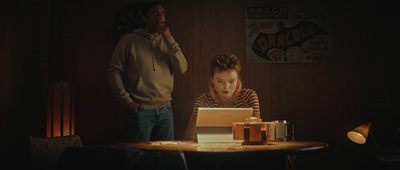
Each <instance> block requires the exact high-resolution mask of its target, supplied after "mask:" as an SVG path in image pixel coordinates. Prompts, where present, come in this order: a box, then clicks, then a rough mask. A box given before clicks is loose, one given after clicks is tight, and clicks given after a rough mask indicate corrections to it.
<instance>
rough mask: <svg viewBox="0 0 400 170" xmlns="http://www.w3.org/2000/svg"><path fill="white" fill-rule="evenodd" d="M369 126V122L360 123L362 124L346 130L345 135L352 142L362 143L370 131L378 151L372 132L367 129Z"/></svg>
mask: <svg viewBox="0 0 400 170" xmlns="http://www.w3.org/2000/svg"><path fill="white" fill-rule="evenodd" d="M370 126H371V123H366V124H362V125H360V126H358V127H356V128H354V129H353V130H351V131H349V132H347V137H348V138H349V139H350V140H351V141H353V142H354V143H358V144H364V143H365V142H366V141H367V137H368V134H369V133H371V136H372V139H373V140H374V143H375V146H376V149H377V150H378V153H380V151H379V147H378V144H377V143H376V140H375V137H374V135H373V134H372V132H370V130H369V128H370Z"/></svg>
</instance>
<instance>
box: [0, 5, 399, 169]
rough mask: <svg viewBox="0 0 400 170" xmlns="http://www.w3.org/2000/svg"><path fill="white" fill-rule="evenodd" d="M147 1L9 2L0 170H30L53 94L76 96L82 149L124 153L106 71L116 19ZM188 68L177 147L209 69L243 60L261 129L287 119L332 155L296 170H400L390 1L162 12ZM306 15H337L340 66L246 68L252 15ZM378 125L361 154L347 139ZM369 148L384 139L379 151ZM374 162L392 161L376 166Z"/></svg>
mask: <svg viewBox="0 0 400 170" xmlns="http://www.w3.org/2000/svg"><path fill="white" fill-rule="evenodd" d="M134 2H147V1H146V0H137V1H135V0H72V1H59V0H34V1H32V0H5V1H2V2H1V3H0V11H1V14H2V15H0V18H1V21H2V24H1V26H0V30H1V38H0V44H1V46H0V80H1V83H0V153H1V156H2V159H1V161H0V162H1V164H0V167H1V168H0V169H7V168H6V167H10V169H29V168H30V165H29V162H30V161H29V160H30V155H29V151H28V150H29V149H28V144H27V137H28V136H38V137H45V136H46V104H47V103H46V92H47V90H48V89H47V88H48V83H51V82H71V83H72V84H73V85H74V114H75V118H74V121H75V127H74V128H75V135H79V137H80V138H81V140H82V144H83V145H84V146H97V145H113V144H115V143H118V142H122V141H125V140H126V138H125V130H124V127H125V126H124V125H125V121H124V119H125V115H124V111H123V108H122V107H121V103H120V102H119V101H118V100H117V99H116V98H115V97H114V95H113V94H112V91H111V88H110V86H109V84H108V82H107V79H106V71H107V67H108V64H109V62H110V59H111V56H112V54H113V50H114V48H115V46H116V43H115V35H114V34H113V29H112V28H113V24H115V23H114V22H113V18H114V17H115V16H116V15H117V13H118V11H119V10H120V9H121V8H123V7H124V6H126V5H128V4H131V3H134ZM160 2H162V3H163V4H164V5H165V7H166V11H167V21H166V25H168V26H169V27H170V29H171V32H172V35H173V37H174V39H175V40H176V42H178V43H179V46H180V47H181V49H182V52H183V53H184V55H185V57H186V59H187V62H188V65H189V68H188V71H187V72H186V73H185V74H183V75H176V76H175V82H174V91H173V93H172V96H173V99H172V108H173V111H174V126H175V140H182V139H184V135H185V129H186V126H187V123H188V120H189V118H190V115H191V113H192V110H193V105H194V102H195V100H196V98H197V97H198V96H199V95H200V94H202V93H203V92H206V91H208V81H209V60H210V59H211V57H213V56H214V55H217V54H221V53H225V52H229V53H233V54H236V55H237V56H238V57H239V59H240V60H241V62H242V72H241V77H242V81H243V86H244V87H246V88H249V89H253V90H255V91H256V92H257V94H258V97H259V100H260V110H261V118H262V120H263V121H273V120H280V119H286V120H288V121H289V122H291V123H293V124H294V125H295V126H296V140H299V141H318V142H325V143H327V144H328V145H329V147H328V148H326V149H324V150H321V151H320V152H317V153H315V154H309V155H308V154H305V155H297V156H296V166H297V169H361V168H360V167H367V168H377V169H385V168H386V169H391V168H394V167H400V165H399V164H400V163H399V155H400V153H399V151H400V124H399V119H398V117H399V116H398V115H399V109H398V108H397V107H398V106H399V104H398V101H399V100H398V99H397V98H398V96H399V93H398V91H399V90H398V87H399V85H400V84H399V77H398V76H399V74H398V73H399V68H400V60H399V57H398V56H396V55H399V54H398V48H399V47H398V46H399V45H400V43H399V38H400V36H399V31H398V28H397V24H396V22H397V17H398V16H399V15H398V13H397V12H398V9H397V7H396V5H395V4H394V3H392V2H385V1H378V0H372V1H358V0H354V1H353V0H349V1H334V0H326V1H316V0H285V1H279V0H235V1H230V0H218V1H216V0H202V1H198V0H194V1H187V0H161V1H160ZM252 5H253V6H267V5H289V6H296V5H309V6H318V7H321V8H324V9H326V10H327V11H328V13H329V14H330V15H329V16H330V18H329V20H330V22H331V26H332V28H331V30H332V44H333V58H334V59H333V61H332V62H328V63H288V64H276V63H273V64H266V63H246V36H245V34H246V31H245V29H246V27H245V9H246V8H245V7H246V6H252ZM366 122H369V123H371V127H370V130H371V132H373V135H374V138H371V137H370V136H369V137H368V138H367V142H366V143H365V144H363V145H360V144H356V143H353V142H352V141H351V140H349V139H348V138H347V136H346V134H347V132H348V131H349V130H351V129H353V128H355V127H357V126H358V125H360V124H362V123H366ZM373 139H376V141H374V140H373ZM376 145H378V147H379V148H380V151H379V153H378V151H377V148H376ZM378 154H384V155H389V156H394V157H395V158H397V159H396V160H395V161H386V162H385V161H382V162H378V161H377V160H375V159H373V161H371V157H374V156H376V155H378ZM396 161H397V162H396Z"/></svg>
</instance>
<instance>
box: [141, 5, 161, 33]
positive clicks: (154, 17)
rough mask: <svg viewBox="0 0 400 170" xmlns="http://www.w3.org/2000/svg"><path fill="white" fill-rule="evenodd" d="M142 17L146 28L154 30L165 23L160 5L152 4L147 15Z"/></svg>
mask: <svg viewBox="0 0 400 170" xmlns="http://www.w3.org/2000/svg"><path fill="white" fill-rule="evenodd" d="M142 19H143V21H144V23H145V25H146V27H147V28H149V29H150V30H154V29H155V28H156V27H159V26H163V25H164V24H165V11H164V8H163V7H162V6H161V5H154V6H153V7H151V9H150V10H149V12H148V13H147V16H144V15H143V16H142Z"/></svg>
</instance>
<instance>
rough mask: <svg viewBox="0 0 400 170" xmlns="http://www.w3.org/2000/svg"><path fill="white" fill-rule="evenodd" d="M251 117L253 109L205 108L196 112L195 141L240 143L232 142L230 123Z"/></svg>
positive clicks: (243, 120)
mask: <svg viewBox="0 0 400 170" xmlns="http://www.w3.org/2000/svg"><path fill="white" fill-rule="evenodd" d="M252 115H253V108H206V107H200V108H199V110H198V112H197V120H196V129H197V141H198V142H199V143H201V142H242V140H233V134H232V123H233V122H245V121H246V118H249V117H251V116H252Z"/></svg>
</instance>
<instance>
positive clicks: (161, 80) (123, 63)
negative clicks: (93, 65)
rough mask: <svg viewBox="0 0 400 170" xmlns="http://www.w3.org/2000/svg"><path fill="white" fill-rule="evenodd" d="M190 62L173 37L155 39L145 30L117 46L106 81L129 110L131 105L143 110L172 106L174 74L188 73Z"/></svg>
mask: <svg viewBox="0 0 400 170" xmlns="http://www.w3.org/2000/svg"><path fill="white" fill-rule="evenodd" d="M187 68H188V65H187V61H186V59H185V56H184V55H183V53H182V51H181V49H180V48H179V46H178V43H176V42H175V40H174V38H173V37H172V36H171V37H169V38H168V39H164V38H163V37H162V35H157V36H153V35H151V34H149V33H148V32H146V31H145V30H144V29H142V28H138V29H136V30H134V31H133V32H132V33H129V34H127V35H125V36H124V37H122V38H121V40H120V41H119V42H118V44H117V46H116V48H115V50H114V53H113V56H112V58H111V61H110V65H109V66H108V71H107V79H108V82H109V83H110V86H111V89H112V91H113V93H114V94H115V96H116V97H117V98H118V99H120V100H121V101H122V103H123V104H124V106H127V105H128V104H129V103H131V102H132V101H135V102H136V103H138V104H140V105H141V106H142V107H143V108H144V109H146V110H147V109H157V108H161V107H164V106H166V105H168V104H170V103H171V100H172V97H171V93H172V90H173V84H174V76H173V74H174V73H181V74H183V73H185V72H186V70H187Z"/></svg>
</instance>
